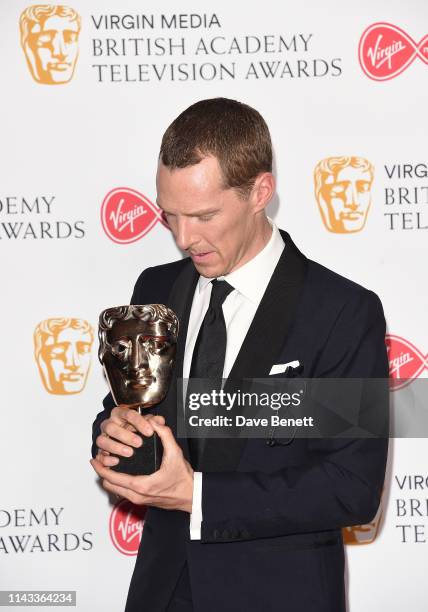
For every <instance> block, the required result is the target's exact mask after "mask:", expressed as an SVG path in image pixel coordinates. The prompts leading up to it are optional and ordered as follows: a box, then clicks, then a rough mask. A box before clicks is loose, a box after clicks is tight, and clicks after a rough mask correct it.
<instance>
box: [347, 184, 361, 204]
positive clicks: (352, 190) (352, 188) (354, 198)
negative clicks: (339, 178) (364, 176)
mask: <svg viewBox="0 0 428 612" xmlns="http://www.w3.org/2000/svg"><path fill="white" fill-rule="evenodd" d="M345 206H346V208H351V209H352V210H355V209H356V208H358V193H357V188H356V185H355V183H350V184H349V185H348V187H347V188H346V191H345Z"/></svg>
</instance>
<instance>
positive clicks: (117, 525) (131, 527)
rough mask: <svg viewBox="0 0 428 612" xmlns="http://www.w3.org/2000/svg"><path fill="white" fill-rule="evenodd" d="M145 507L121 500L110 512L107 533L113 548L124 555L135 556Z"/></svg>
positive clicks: (142, 525)
mask: <svg viewBox="0 0 428 612" xmlns="http://www.w3.org/2000/svg"><path fill="white" fill-rule="evenodd" d="M145 515H146V507H145V506H134V504H131V502H130V501H128V500H127V499H123V500H122V501H120V502H119V503H118V504H116V505H115V507H114V508H113V510H112V513H111V515H110V523H109V531H110V538H111V541H112V542H113V544H114V546H115V547H116V548H117V550H118V551H119V552H121V553H122V554H124V555H129V556H132V555H136V554H137V553H138V548H139V546H140V542H141V536H142V533H143V528H144V517H145Z"/></svg>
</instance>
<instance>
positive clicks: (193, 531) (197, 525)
mask: <svg viewBox="0 0 428 612" xmlns="http://www.w3.org/2000/svg"><path fill="white" fill-rule="evenodd" d="M201 523H202V472H193V500H192V514H191V515H190V539H191V540H200V539H201Z"/></svg>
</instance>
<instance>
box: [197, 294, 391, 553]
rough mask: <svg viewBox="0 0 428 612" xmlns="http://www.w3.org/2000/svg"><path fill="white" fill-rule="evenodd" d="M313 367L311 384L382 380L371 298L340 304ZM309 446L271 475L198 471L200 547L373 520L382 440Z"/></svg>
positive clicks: (375, 302) (379, 314)
mask: <svg viewBox="0 0 428 612" xmlns="http://www.w3.org/2000/svg"><path fill="white" fill-rule="evenodd" d="M316 369H317V372H316V374H315V376H314V377H316V378H321V377H332V378H384V379H385V378H387V377H388V360H387V355H386V348H385V319H384V315H383V310H382V305H381V303H380V300H379V298H378V297H377V296H376V295H375V294H374V293H372V292H370V291H366V290H361V291H360V292H359V293H358V295H357V296H356V295H355V294H353V297H352V299H350V300H349V301H348V302H347V303H345V304H344V306H343V308H342V310H341V312H340V314H339V316H338V318H337V319H336V322H335V324H334V325H333V327H332V329H331V331H330V333H329V336H328V339H327V342H326V344H325V346H324V350H323V351H322V355H321V357H320V360H319V362H318V367H317V368H316ZM386 390H387V387H386ZM385 401H386V405H387V402H388V399H387V397H386V398H385ZM376 409H377V406H376V405H371V406H369V410H374V411H375V410H376ZM307 444H308V453H307V460H306V461H305V462H304V463H303V464H302V465H299V466H293V467H290V466H288V467H284V468H283V469H280V470H278V471H276V472H274V473H264V472H262V471H260V472H239V471H238V472H223V473H204V474H203V477H202V515H203V522H202V526H201V540H202V542H221V541H223V542H224V541H229V540H246V539H256V538H264V537H272V536H281V535H290V534H298V533H304V532H314V531H324V530H334V529H340V528H342V527H345V526H350V525H357V524H365V523H367V522H369V521H370V520H372V518H373V517H374V515H375V514H376V511H377V508H378V506H379V502H380V496H381V492H382V487H383V481H384V475H385V467H386V458H387V450H388V439H387V438H376V439H374V438H373V439H355V438H353V439H349V438H348V439H347V438H341V439H339V438H337V439H321V438H319V439H311V440H308V441H307ZM219 534H220V535H221V534H225V536H226V537H219Z"/></svg>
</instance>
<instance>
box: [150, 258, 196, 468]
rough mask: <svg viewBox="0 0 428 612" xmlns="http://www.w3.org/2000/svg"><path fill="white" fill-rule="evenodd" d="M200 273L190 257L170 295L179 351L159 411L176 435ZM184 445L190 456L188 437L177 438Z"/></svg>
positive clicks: (169, 299)
mask: <svg viewBox="0 0 428 612" xmlns="http://www.w3.org/2000/svg"><path fill="white" fill-rule="evenodd" d="M198 278H199V274H198V273H197V271H196V269H195V267H194V265H193V263H192V261H191V260H190V259H189V260H188V263H187V265H185V266H184V268H183V270H182V271H181V272H180V274H179V275H178V276H177V279H176V280H175V282H174V284H173V286H172V289H171V292H170V294H169V297H168V306H169V308H171V309H172V310H173V311H174V312H175V314H176V315H177V317H178V320H179V330H178V339H177V352H176V357H175V365H174V371H173V375H172V380H171V383H170V386H169V390H168V393H167V396H166V398H165V400H164V402H163V403H162V410H159V411H158V412H159V413H160V414H162V415H163V416H164V417H165V420H166V424H167V425H168V426H169V427H171V429H172V431H173V432H174V434H175V436H176V435H177V407H178V406H179V405H181V402H180V403H179V402H178V401H177V387H178V385H177V380H178V379H180V378H182V377H183V361H184V350H185V348H186V336H187V328H188V325H189V317H190V309H191V307H192V301H193V294H194V292H195V287H196V283H197V281H198ZM177 442H178V444H179V445H180V446H181V447H182V449H183V452H184V455H185V457H186V458H188V456H189V450H188V444H187V439H177Z"/></svg>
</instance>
